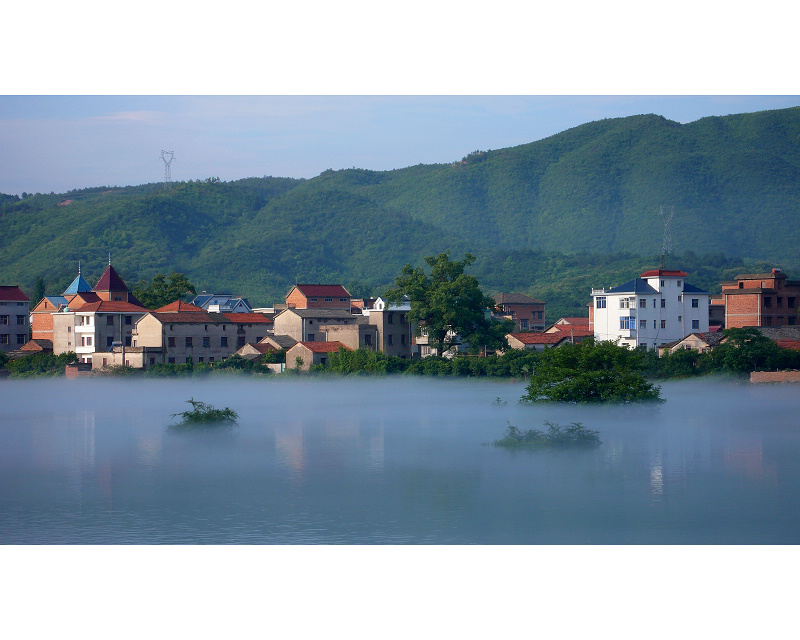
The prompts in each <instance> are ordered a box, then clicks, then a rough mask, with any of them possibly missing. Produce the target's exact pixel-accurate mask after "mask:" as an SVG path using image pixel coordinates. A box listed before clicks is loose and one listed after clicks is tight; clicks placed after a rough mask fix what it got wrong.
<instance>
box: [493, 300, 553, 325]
mask: <svg viewBox="0 0 800 640" xmlns="http://www.w3.org/2000/svg"><path fill="white" fill-rule="evenodd" d="M493 299H494V302H495V304H496V305H497V308H498V309H499V313H500V315H501V316H502V318H501V319H508V320H513V321H514V333H522V332H529V331H544V328H545V326H546V325H545V308H544V307H545V303H544V302H542V301H541V300H537V299H536V298H531V297H530V296H526V295H524V294H522V293H498V294H497V295H496V296H493Z"/></svg>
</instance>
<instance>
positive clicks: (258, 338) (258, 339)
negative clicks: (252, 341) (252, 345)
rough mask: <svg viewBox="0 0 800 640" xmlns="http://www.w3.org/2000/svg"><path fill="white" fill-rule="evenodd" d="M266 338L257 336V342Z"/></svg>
mask: <svg viewBox="0 0 800 640" xmlns="http://www.w3.org/2000/svg"><path fill="white" fill-rule="evenodd" d="M263 339H264V336H256V342H261V341H262V340H263Z"/></svg>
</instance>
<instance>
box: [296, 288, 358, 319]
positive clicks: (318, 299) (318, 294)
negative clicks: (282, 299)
mask: <svg viewBox="0 0 800 640" xmlns="http://www.w3.org/2000/svg"><path fill="white" fill-rule="evenodd" d="M350 298H351V296H350V292H349V291H347V289H345V288H344V287H343V286H342V285H340V284H296V285H294V286H293V287H292V288H291V289H290V290H289V293H287V294H286V306H287V307H288V308H289V309H346V310H347V311H348V312H349V311H350V306H351V305H350Z"/></svg>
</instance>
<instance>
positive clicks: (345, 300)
mask: <svg viewBox="0 0 800 640" xmlns="http://www.w3.org/2000/svg"><path fill="white" fill-rule="evenodd" d="M339 302H347V298H339Z"/></svg>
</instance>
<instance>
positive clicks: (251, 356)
mask: <svg viewBox="0 0 800 640" xmlns="http://www.w3.org/2000/svg"><path fill="white" fill-rule="evenodd" d="M279 350H280V349H276V348H275V347H274V346H273V345H271V344H269V343H267V342H256V343H248V344H246V345H244V346H243V347H242V348H241V349H239V350H238V351H237V352H236V353H234V354H233V355H235V356H239V357H240V358H244V359H245V360H260V359H261V358H262V357H264V356H266V355H268V354H270V353H277V352H278V351H279Z"/></svg>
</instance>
